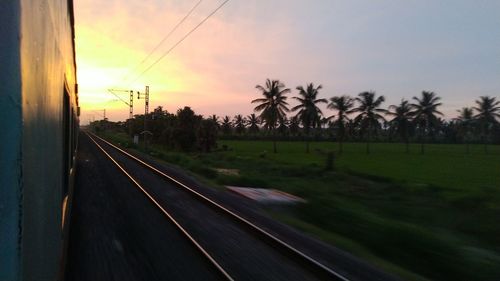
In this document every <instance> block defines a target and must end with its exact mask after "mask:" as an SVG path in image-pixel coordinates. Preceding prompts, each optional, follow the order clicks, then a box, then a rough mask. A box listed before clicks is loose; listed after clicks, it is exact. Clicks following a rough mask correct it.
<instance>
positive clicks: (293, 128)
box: [288, 116, 300, 136]
mask: <svg viewBox="0 0 500 281" xmlns="http://www.w3.org/2000/svg"><path fill="white" fill-rule="evenodd" d="M288 129H290V134H291V135H292V136H297V135H299V130H300V120H299V118H297V116H293V117H292V118H290V122H288Z"/></svg>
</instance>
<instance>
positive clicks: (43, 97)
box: [0, 0, 80, 280]
mask: <svg viewBox="0 0 500 281" xmlns="http://www.w3.org/2000/svg"><path fill="white" fill-rule="evenodd" d="M74 36H75V32H74V16H73V1H72V0H56V1H53V0H8V1H0V69H1V71H0V280H57V279H61V278H62V276H63V274H62V272H63V269H64V260H65V258H64V253H65V242H66V241H67V239H66V238H67V233H68V222H69V219H68V218H69V210H70V206H71V194H72V182H73V176H74V174H75V154H76V147H77V133H78V127H79V120H78V116H79V111H80V110H79V105H78V86H77V81H76V61H75V43H74Z"/></svg>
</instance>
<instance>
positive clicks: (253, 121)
mask: <svg viewBox="0 0 500 281" xmlns="http://www.w3.org/2000/svg"><path fill="white" fill-rule="evenodd" d="M247 122H248V132H249V133H250V134H256V133H258V132H259V124H260V120H259V118H258V117H257V116H256V115H255V114H254V113H252V114H250V115H248V116H247Z"/></svg>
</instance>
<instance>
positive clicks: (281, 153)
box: [219, 141, 500, 190]
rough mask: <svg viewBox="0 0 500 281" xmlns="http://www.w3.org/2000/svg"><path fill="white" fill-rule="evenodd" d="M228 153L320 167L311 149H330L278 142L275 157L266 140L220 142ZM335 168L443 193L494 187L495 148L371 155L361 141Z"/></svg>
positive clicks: (380, 149) (499, 174) (380, 147)
mask: <svg viewBox="0 0 500 281" xmlns="http://www.w3.org/2000/svg"><path fill="white" fill-rule="evenodd" d="M219 144H220V145H227V146H228V147H229V148H231V149H232V151H231V152H229V153H228V154H230V155H231V154H232V155H239V156H248V157H255V156H257V155H259V154H260V153H262V152H263V151H267V153H266V156H267V158H269V159H272V160H273V161H276V162H279V163H284V164H292V165H319V166H321V165H324V162H325V157H324V156H323V155H321V154H320V153H318V152H315V151H316V150H318V149H319V150H322V151H329V150H331V151H336V150H337V147H338V146H337V144H336V143H332V142H313V143H311V153H309V154H307V153H305V145H304V143H302V142H282V143H278V153H277V154H274V153H272V142H265V141H220V142H219ZM336 166H337V167H338V168H340V169H343V170H350V171H352V172H355V173H361V174H365V175H372V176H377V177H384V178H388V179H393V180H402V181H407V182H413V183H416V184H419V183H420V184H432V185H437V186H439V187H441V188H447V189H474V190H476V189H491V188H493V189H500V146H498V145H496V146H489V147H488V154H485V153H484V147H483V146H482V145H471V147H470V153H469V154H466V153H465V148H464V146H463V145H450V144H430V145H426V151H425V154H424V155H421V154H420V145H418V144H414V145H412V146H411V147H410V153H409V154H407V153H405V146H404V145H403V144H397V143H396V144H394V143H390V144H389V143H375V144H371V153H370V154H369V155H367V154H366V152H365V144H364V143H347V144H344V153H343V155H342V156H341V157H338V158H337V161H336Z"/></svg>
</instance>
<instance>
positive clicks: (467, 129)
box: [454, 107, 474, 154]
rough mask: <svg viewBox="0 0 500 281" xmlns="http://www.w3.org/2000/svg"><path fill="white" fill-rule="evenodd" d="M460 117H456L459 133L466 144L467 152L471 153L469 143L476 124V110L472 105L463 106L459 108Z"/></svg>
mask: <svg viewBox="0 0 500 281" xmlns="http://www.w3.org/2000/svg"><path fill="white" fill-rule="evenodd" d="M457 112H458V117H457V118H455V119H454V121H455V123H456V126H457V131H458V132H457V133H458V135H459V136H460V137H461V138H462V141H463V142H464V144H465V153H467V154H469V143H470V139H471V134H472V126H473V125H474V112H473V109H472V108H471V107H462V109H460V110H457Z"/></svg>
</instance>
